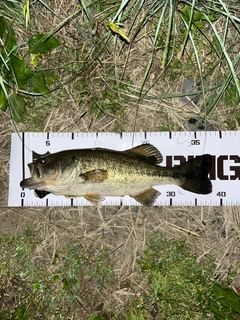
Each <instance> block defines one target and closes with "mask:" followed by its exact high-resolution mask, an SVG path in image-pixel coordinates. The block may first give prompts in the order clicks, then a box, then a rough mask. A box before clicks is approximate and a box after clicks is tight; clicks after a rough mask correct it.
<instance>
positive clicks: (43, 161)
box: [39, 158, 47, 164]
mask: <svg viewBox="0 0 240 320" xmlns="http://www.w3.org/2000/svg"><path fill="white" fill-rule="evenodd" d="M39 162H40V163H41V164H45V163H46V162H47V160H46V158H40V159H39Z"/></svg>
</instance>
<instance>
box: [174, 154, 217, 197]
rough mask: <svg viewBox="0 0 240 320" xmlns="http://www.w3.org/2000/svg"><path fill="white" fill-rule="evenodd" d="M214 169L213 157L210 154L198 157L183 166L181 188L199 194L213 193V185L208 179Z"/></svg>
mask: <svg viewBox="0 0 240 320" xmlns="http://www.w3.org/2000/svg"><path fill="white" fill-rule="evenodd" d="M211 167H212V157H211V155H209V154H204V155H202V156H197V157H196V158H194V159H192V160H189V161H187V162H185V163H183V164H182V165H181V170H183V171H182V174H183V179H182V181H181V182H180V184H179V185H180V187H181V188H183V189H184V190H187V191H191V192H194V193H198V194H209V193H211V192H212V183H211V181H210V179H209V177H208V175H209V173H210V170H211Z"/></svg>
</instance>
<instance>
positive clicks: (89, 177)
mask: <svg viewBox="0 0 240 320" xmlns="http://www.w3.org/2000/svg"><path fill="white" fill-rule="evenodd" d="M79 177H80V178H82V179H83V181H85V182H96V183H98V182H103V181H104V180H106V179H107V178H108V171H107V170H104V169H94V170H90V171H87V172H84V173H81V174H80V175H79Z"/></svg>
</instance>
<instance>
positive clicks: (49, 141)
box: [8, 131, 240, 206]
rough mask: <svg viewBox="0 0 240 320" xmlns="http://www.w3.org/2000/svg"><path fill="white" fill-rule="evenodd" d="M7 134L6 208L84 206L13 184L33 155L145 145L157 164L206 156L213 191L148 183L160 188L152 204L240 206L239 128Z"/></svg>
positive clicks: (121, 200) (111, 200)
mask: <svg viewBox="0 0 240 320" xmlns="http://www.w3.org/2000/svg"><path fill="white" fill-rule="evenodd" d="M20 137H21V139H20V138H19V135H18V134H16V133H13V134H12V144H11V158H10V183H9V198H8V205H9V206H89V205H90V203H89V202H88V201H87V200H85V199H84V198H83V197H79V198H73V199H69V198H65V197H64V196H56V195H53V194H49V195H47V196H46V197H45V198H43V199H40V198H37V197H36V196H35V195H34V191H33V190H28V189H22V188H21V187H20V185H19V183H20V181H21V180H23V179H24V178H28V177H30V172H29V169H28V166H27V164H28V163H30V162H32V161H33V154H34V152H35V153H36V154H45V153H46V152H50V153H54V152H59V151H62V150H67V149H85V148H96V147H101V148H108V149H113V150H126V149H130V148H132V147H134V146H137V145H140V144H143V143H150V144H152V145H154V146H155V147H156V148H157V149H159V151H160V152H161V153H162V155H163V162H162V163H161V166H176V165H179V164H180V163H182V162H185V161H187V160H188V159H191V158H192V157H193V156H198V155H202V154H206V153H208V154H211V155H212V169H211V172H210V175H209V177H210V179H211V181H212V186H213V191H212V193H211V194H208V195H199V194H195V193H191V192H188V191H185V190H183V189H181V188H180V187H178V186H175V185H160V186H154V188H155V189H157V190H159V191H160V192H161V195H160V196H159V197H158V199H157V200H156V202H155V203H154V205H156V206H238V205H239V204H240V181H239V180H240V155H239V154H240V151H239V150H238V146H239V143H240V132H239V131H207V132H204V131H197V132H137V133H132V132H123V133H121V134H117V133H111V132H103V133H100V132H99V133H68V132H67V133H66V132H65V133H55V132H54V133H53V132H51V133H48V132H44V133H36V132H34V133H32V132H25V133H20ZM102 205H103V206H121V205H123V206H139V203H138V202H136V201H135V200H134V199H133V198H131V197H129V196H125V197H107V196H106V198H105V200H104V201H103V203H102Z"/></svg>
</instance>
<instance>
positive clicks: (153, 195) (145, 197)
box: [132, 188, 161, 206]
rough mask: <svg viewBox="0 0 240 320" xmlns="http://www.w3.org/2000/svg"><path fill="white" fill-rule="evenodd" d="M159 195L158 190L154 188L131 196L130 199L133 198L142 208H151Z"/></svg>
mask: <svg viewBox="0 0 240 320" xmlns="http://www.w3.org/2000/svg"><path fill="white" fill-rule="evenodd" d="M160 194H161V192H159V191H158V190H156V189H154V188H148V189H145V190H143V191H141V192H139V193H138V194H136V195H134V196H132V198H134V199H135V200H136V201H137V202H140V203H141V204H142V205H143V206H152V205H153V204H154V202H155V201H156V200H157V197H158V196H159V195H160Z"/></svg>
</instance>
